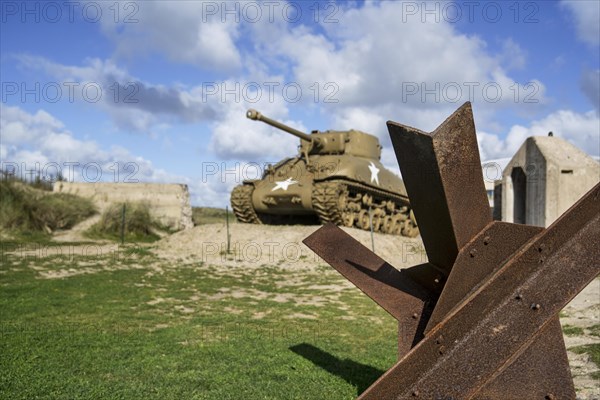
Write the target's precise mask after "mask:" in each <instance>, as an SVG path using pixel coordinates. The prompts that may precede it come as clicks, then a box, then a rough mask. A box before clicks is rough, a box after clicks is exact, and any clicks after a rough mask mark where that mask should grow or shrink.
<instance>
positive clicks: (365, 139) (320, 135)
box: [246, 109, 381, 160]
mask: <svg viewBox="0 0 600 400" xmlns="http://www.w3.org/2000/svg"><path fill="white" fill-rule="evenodd" d="M246 117H248V118H249V119H251V120H254V121H261V122H264V123H266V124H268V125H271V126H273V127H275V128H277V129H281V130H282V131H285V132H288V133H291V134H292V135H294V136H296V137H298V138H300V153H301V154H303V155H306V156H308V155H317V154H321V155H325V154H338V155H341V154H352V155H355V156H358V157H367V158H376V159H377V160H379V159H380V158H381V145H380V144H379V139H377V137H375V136H373V135H369V134H368V133H364V132H361V131H357V130H354V129H352V130H349V131H332V130H328V131H324V132H320V131H317V130H315V131H312V132H311V134H307V133H304V132H301V131H299V130H297V129H295V128H292V127H291V126H287V125H285V124H282V123H281V122H279V121H275V120H273V119H271V118H268V117H266V116H264V115H263V114H262V113H260V112H259V111H256V110H253V109H249V110H248V111H247V112H246Z"/></svg>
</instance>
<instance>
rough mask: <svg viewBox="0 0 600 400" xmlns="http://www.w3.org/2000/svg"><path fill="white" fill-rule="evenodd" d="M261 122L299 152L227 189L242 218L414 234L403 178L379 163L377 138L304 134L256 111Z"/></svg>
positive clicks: (351, 133) (352, 134)
mask: <svg viewBox="0 0 600 400" xmlns="http://www.w3.org/2000/svg"><path fill="white" fill-rule="evenodd" d="M247 116H248V118H250V119H254V120H259V121H263V122H265V123H267V124H269V125H272V126H274V127H276V128H278V129H281V130H284V131H287V132H288V133H290V134H292V135H294V136H297V137H298V138H300V146H299V154H298V155H297V156H296V157H293V158H288V159H285V160H282V161H280V162H279V163H278V164H277V165H275V166H272V167H271V166H270V167H269V168H268V169H267V171H265V173H264V174H263V177H262V179H259V180H252V181H245V182H244V183H243V184H242V185H238V186H236V187H235V188H234V189H233V191H232V193H231V207H232V209H233V212H234V213H235V215H236V217H237V219H238V220H239V221H240V222H245V223H253V224H262V223H264V224H285V223H295V222H299V221H301V222H306V223H317V222H320V223H328V222H331V223H334V224H336V225H342V226H347V227H356V228H360V229H365V230H369V229H371V225H372V227H373V230H374V231H376V232H383V233H389V234H397V235H404V236H410V237H413V236H416V235H418V234H419V230H418V228H417V226H416V222H415V220H414V217H413V216H412V213H411V211H410V204H409V201H408V196H407V194H406V188H405V187H404V182H402V180H401V179H400V178H399V177H397V176H396V175H395V174H394V173H392V172H391V171H389V170H387V169H386V168H385V167H384V166H383V165H382V164H381V162H380V158H381V145H380V144H379V140H378V139H377V137H375V136H373V135H369V134H367V133H364V132H360V131H356V130H349V131H332V130H329V131H325V132H318V131H313V132H312V133H311V134H305V133H303V132H300V131H298V130H296V129H294V128H291V127H288V126H286V125H283V124H282V123H280V122H277V121H274V120H271V119H270V118H268V117H265V116H263V115H262V114H261V113H259V112H258V111H255V110H248V113H247Z"/></svg>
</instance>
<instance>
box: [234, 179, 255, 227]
mask: <svg viewBox="0 0 600 400" xmlns="http://www.w3.org/2000/svg"><path fill="white" fill-rule="evenodd" d="M253 191H254V186H252V185H238V186H236V187H234V188H233V190H232V191H231V208H232V210H233V213H234V214H235V217H236V218H237V219H238V221H240V222H244V223H247V224H262V221H261V220H260V219H259V218H258V215H257V214H256V211H254V207H252V192H253Z"/></svg>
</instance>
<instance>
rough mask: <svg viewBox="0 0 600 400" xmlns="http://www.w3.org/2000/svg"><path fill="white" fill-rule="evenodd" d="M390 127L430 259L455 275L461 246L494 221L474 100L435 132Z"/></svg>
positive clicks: (406, 127) (447, 272) (395, 126)
mask: <svg viewBox="0 0 600 400" xmlns="http://www.w3.org/2000/svg"><path fill="white" fill-rule="evenodd" d="M387 126H388V130H389V133H390V137H391V139H392V144H393V146H394V151H395V152H396V157H397V159H398V163H399V165H400V170H401V171H402V178H403V180H404V184H405V186H406V190H407V192H408V197H409V198H410V203H411V208H412V209H413V211H414V214H415V217H416V219H417V223H418V225H419V230H420V232H421V237H422V238H423V243H424V245H425V250H426V251H427V257H428V260H429V262H430V263H432V264H434V265H436V266H438V267H440V268H442V269H443V270H445V271H446V274H449V273H450V269H451V268H452V265H453V264H454V261H455V259H456V256H457V255H458V252H459V251H460V249H461V248H462V247H463V246H464V245H465V244H467V243H468V242H469V241H470V240H471V239H472V238H473V237H474V236H475V235H477V233H479V231H481V230H482V229H483V228H484V227H485V226H486V225H487V224H488V223H490V222H491V221H492V218H491V213H490V208H489V204H488V200H487V197H486V194H485V187H484V184H483V174H482V171H481V160H480V159H479V151H478V148H477V137H476V134H475V123H474V122H473V113H472V110H471V104H470V103H465V104H464V105H463V106H462V107H460V108H459V109H458V110H457V111H456V112H454V113H453V114H452V115H451V116H450V117H449V118H448V119H446V121H444V122H443V123H442V124H441V125H440V126H439V127H438V128H437V129H436V130H435V131H433V132H432V133H431V134H428V133H426V132H423V131H420V130H418V129H415V128H412V127H408V126H405V125H401V124H398V123H396V122H391V121H389V122H388V123H387Z"/></svg>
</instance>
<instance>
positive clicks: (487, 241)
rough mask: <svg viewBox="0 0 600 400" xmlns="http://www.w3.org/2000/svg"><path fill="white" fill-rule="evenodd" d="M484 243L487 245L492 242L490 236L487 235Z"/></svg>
mask: <svg viewBox="0 0 600 400" xmlns="http://www.w3.org/2000/svg"><path fill="white" fill-rule="evenodd" d="M483 244H484V245H486V246H487V245H488V244H490V237H489V236H486V237H484V238H483Z"/></svg>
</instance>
